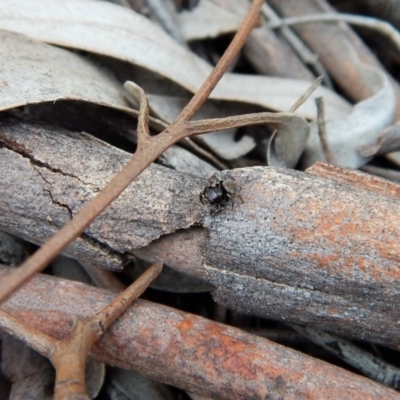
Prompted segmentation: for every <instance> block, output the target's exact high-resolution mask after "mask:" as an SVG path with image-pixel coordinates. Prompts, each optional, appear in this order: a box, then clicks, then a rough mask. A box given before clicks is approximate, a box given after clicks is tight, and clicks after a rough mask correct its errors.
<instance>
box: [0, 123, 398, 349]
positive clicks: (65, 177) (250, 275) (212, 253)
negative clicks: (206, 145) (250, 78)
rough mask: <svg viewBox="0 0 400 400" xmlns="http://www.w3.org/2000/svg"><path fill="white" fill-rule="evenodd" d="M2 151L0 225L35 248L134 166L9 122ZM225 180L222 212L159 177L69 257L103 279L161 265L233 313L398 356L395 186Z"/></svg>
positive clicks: (237, 173)
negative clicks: (134, 261) (195, 282)
mask: <svg viewBox="0 0 400 400" xmlns="http://www.w3.org/2000/svg"><path fill="white" fill-rule="evenodd" d="M0 143H2V148H0V168H1V170H2V172H3V175H2V178H1V180H0V190H1V193H2V196H1V197H0V227H1V229H4V230H8V231H11V232H12V233H14V234H16V235H17V236H21V237H24V238H26V239H28V240H32V241H35V242H36V243H41V242H42V241H43V240H45V239H46V237H48V235H49V234H50V233H52V232H53V231H55V230H56V229H57V228H58V227H59V226H61V225H62V224H63V223H65V221H66V220H67V219H68V218H70V217H71V215H73V214H74V213H75V212H76V211H77V210H78V209H79V208H80V207H81V205H82V203H83V202H85V201H86V200H87V199H88V198H89V197H91V196H93V195H94V194H95V192H96V191H97V190H99V188H100V187H102V186H103V185H104V183H105V181H107V180H108V179H109V178H110V176H111V175H112V174H113V173H115V171H116V170H118V169H119V168H120V166H121V165H122V164H123V163H124V162H125V159H126V158H127V157H128V156H127V154H126V153H124V152H122V151H120V150H117V149H114V148H112V147H110V146H107V145H105V144H104V143H102V142H100V141H98V140H95V139H93V138H91V137H90V136H88V135H77V134H71V133H70V132H66V131H63V130H58V131H54V128H50V127H48V126H44V125H38V124H32V123H29V124H27V123H24V124H22V123H20V122H15V121H10V120H8V121H5V122H3V123H2V125H1V127H0ZM339 171H340V170H339ZM340 177H342V179H341V181H340V179H337V178H340ZM217 178H218V179H219V180H220V181H222V182H223V185H224V187H225V188H226V189H227V190H228V191H229V192H230V193H231V194H230V195H229V196H228V199H226V200H227V204H226V205H225V207H223V208H222V209H221V212H219V213H213V212H212V210H211V207H210V206H209V205H207V204H202V203H201V201H200V199H199V195H200V193H201V192H202V190H203V189H204V188H205V187H207V185H210V183H207V181H206V180H205V179H201V178H198V177H195V176H192V175H188V174H181V173H177V172H175V171H173V170H171V169H168V168H163V167H159V166H157V165H153V166H151V167H150V168H149V169H147V170H146V171H145V172H144V173H143V174H142V175H141V176H140V177H139V179H137V180H136V181H135V182H134V183H133V184H132V185H131V186H130V187H129V188H128V190H127V191H126V192H125V193H124V194H123V195H122V196H121V197H120V198H119V199H118V200H117V201H116V202H115V203H114V204H113V205H112V206H111V207H110V208H109V209H108V210H107V211H106V212H105V213H104V214H102V216H101V217H100V218H99V219H98V220H96V221H95V223H94V224H92V225H91V226H90V228H89V229H88V230H87V231H86V232H85V235H84V237H83V239H82V241H81V243H83V245H82V247H79V246H80V244H77V245H76V247H73V246H71V248H70V250H69V255H70V256H71V257H74V258H77V259H82V260H83V261H84V262H87V260H89V261H90V262H91V264H97V265H98V266H99V267H107V268H117V267H121V265H122V262H121V260H123V259H124V258H126V257H127V256H128V257H129V255H131V254H136V255H139V256H140V257H143V258H145V259H148V260H149V261H152V262H156V261H163V262H165V263H166V264H167V265H169V266H171V267H173V268H175V269H177V270H181V271H183V272H185V273H189V274H191V275H194V276H197V277H201V278H203V279H205V280H207V281H208V282H210V283H211V284H213V285H214V286H215V287H216V290H215V292H214V297H215V299H216V301H218V302H220V303H222V304H225V305H227V306H228V307H231V308H235V309H238V310H240V311H243V312H246V313H251V314H255V315H259V316H263V317H270V318H274V319H278V320H285V321H291V322H294V323H298V324H308V325H310V326H317V327H318V328H319V329H324V330H328V331H331V332H334V333H336V334H341V335H344V336H348V337H353V338H358V339H363V340H369V341H372V342H376V343H381V344H385V345H387V346H391V347H394V348H399V339H400V331H399V328H398V327H399V324H400V310H399V309H398V307H395V306H394V305H395V304H397V303H398V301H399V295H400V289H399V287H400V286H399V281H400V246H399V239H400V222H399V221H400V201H399V199H398V197H397V196H398V191H396V189H393V188H397V186H396V185H392V186H391V188H392V190H390V191H388V190H386V189H387V186H388V185H387V184H386V183H385V182H384V181H381V180H379V179H376V180H375V181H374V182H375V183H374V184H375V186H373V187H372V186H371V187H370V186H368V185H364V184H362V182H363V181H364V180H365V179H366V178H364V175H363V174H356V173H347V175H346V173H343V174H340V173H339V172H338V173H336V174H332V173H331V175H329V174H328V173H326V174H325V176H324V177H319V176H316V175H314V174H310V173H304V172H299V171H293V170H283V169H276V168H261V167H256V168H245V169H237V170H232V171H224V172H220V173H218V174H217ZM333 178H334V179H333ZM360 182H361V183H360ZM379 189H382V190H381V191H380V190H379ZM380 193H381V194H380ZM177 231H178V232H177ZM175 232H176V233H175ZM87 238H90V242H89V243H90V244H92V243H93V242H94V243H95V244H96V246H89V245H88V244H87ZM110 260H111V261H110ZM115 260H117V261H115Z"/></svg>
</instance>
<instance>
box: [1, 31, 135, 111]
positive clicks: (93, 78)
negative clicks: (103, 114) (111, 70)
mask: <svg viewBox="0 0 400 400" xmlns="http://www.w3.org/2000/svg"><path fill="white" fill-rule="evenodd" d="M0 55H1V59H2V64H1V67H0V72H1V83H0V85H1V89H0V93H1V96H0V110H7V109H11V108H15V107H19V106H23V105H27V104H37V103H40V102H49V101H57V100H67V99H68V100H80V101H88V102H91V103H95V104H99V105H104V106H108V107H113V108H115V109H118V110H121V111H124V112H128V113H130V114H135V115H136V114H137V112H136V111H134V110H132V109H130V108H128V107H127V103H126V102H125V100H124V99H123V97H122V95H121V91H122V87H121V85H120V84H119V83H118V82H117V81H116V80H114V79H113V78H112V77H111V76H110V75H108V74H106V73H105V72H104V71H102V70H101V69H100V68H98V67H97V66H95V65H93V64H91V63H90V62H89V61H87V60H85V59H83V58H82V57H79V56H78V55H76V54H74V53H71V52H70V51H66V50H63V49H59V48H57V47H54V46H49V45H47V44H45V43H41V42H38V41H36V40H33V39H31V38H29V37H26V36H24V35H19V34H16V33H12V32H5V31H0Z"/></svg>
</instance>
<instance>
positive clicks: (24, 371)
mask: <svg viewBox="0 0 400 400" xmlns="http://www.w3.org/2000/svg"><path fill="white" fill-rule="evenodd" d="M0 343H1V370H2V372H3V373H4V374H5V376H6V377H7V378H8V380H9V381H11V383H12V388H11V392H10V396H9V399H11V400H25V399H41V400H51V399H52V398H53V387H54V369H53V367H52V365H51V363H50V361H49V360H48V359H47V358H45V357H43V356H41V355H40V354H39V353H37V352H35V351H34V350H32V349H31V348H29V347H28V346H27V345H26V344H24V343H23V342H21V341H20V340H18V339H15V338H14V337H13V336H11V335H9V334H8V333H6V332H0Z"/></svg>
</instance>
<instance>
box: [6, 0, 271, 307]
mask: <svg viewBox="0 0 400 400" xmlns="http://www.w3.org/2000/svg"><path fill="white" fill-rule="evenodd" d="M263 3H264V0H253V1H252V3H251V5H250V8H249V10H248V12H247V14H246V17H245V19H244V21H243V22H242V24H241V26H240V27H239V29H238V31H237V33H236V35H235V37H234V38H233V40H232V42H231V44H230V45H229V47H228V49H227V50H226V51H225V53H224V55H223V56H222V57H221V59H220V60H219V62H218V64H217V65H216V66H215V68H214V69H213V70H212V72H211V74H210V75H209V77H208V78H207V79H206V81H205V82H204V83H203V84H202V86H201V87H200V89H199V90H198V91H197V92H196V94H195V95H194V96H193V98H192V99H191V100H190V101H189V103H188V104H187V106H186V107H185V108H184V109H183V110H182V112H181V113H180V114H179V115H178V116H177V118H176V119H175V121H174V122H173V123H172V124H171V125H170V126H168V127H167V128H166V129H165V130H164V131H163V132H161V133H160V134H159V135H157V136H154V137H151V136H150V134H149V130H148V108H147V107H146V105H147V100H146V97H145V95H144V93H142V91H141V89H138V90H139V91H141V95H140V98H141V101H140V116H139V122H138V147H137V150H136V152H135V154H133V156H132V158H131V159H130V161H129V162H128V163H127V164H126V165H125V166H124V167H123V168H122V170H121V171H120V172H119V173H118V174H117V175H115V176H114V177H113V178H112V179H111V181H110V182H109V183H108V184H107V185H106V186H105V188H104V189H103V190H102V191H101V192H100V193H99V194H98V195H97V196H96V197H94V198H93V199H92V200H91V201H90V202H89V203H88V204H87V205H86V206H84V207H83V208H82V209H81V210H80V211H79V212H78V213H77V214H76V216H75V217H74V218H73V219H72V220H71V221H70V222H69V223H68V224H66V225H65V226H64V227H63V228H62V229H60V230H59V231H58V232H57V233H56V234H55V235H54V236H53V237H52V238H50V239H49V240H48V241H47V242H46V243H45V244H44V245H43V246H42V247H41V248H40V249H39V250H38V251H37V252H36V253H34V254H33V255H32V256H31V257H30V258H29V259H28V260H26V261H25V262H24V263H23V264H22V265H21V266H20V267H19V268H17V269H16V270H15V272H13V273H12V274H10V275H9V276H7V277H6V278H4V279H3V280H2V281H1V282H0V301H3V300H4V299H5V298H6V297H8V296H9V295H10V294H11V293H13V292H14V291H15V290H16V289H17V288H18V287H19V286H21V285H22V284H23V283H24V282H25V281H27V280H28V279H29V278H30V277H31V276H32V275H34V274H35V273H37V272H40V271H41V270H42V269H43V268H44V267H45V266H46V265H47V264H48V263H49V262H50V261H51V260H52V259H54V257H56V256H57V255H58V254H60V253H61V252H62V251H63V250H64V249H65V248H66V247H67V246H68V245H69V244H70V243H71V242H72V241H74V240H75V239H76V238H77V237H78V236H79V235H80V234H81V232H83V230H84V229H85V228H86V227H87V226H88V225H89V224H90V223H91V222H92V221H93V220H94V219H95V218H96V217H97V216H98V215H99V214H100V213H101V212H102V211H103V210H104V209H105V208H106V207H107V206H108V205H110V203H111V202H112V201H113V200H115V199H116V198H117V197H118V196H119V195H120V194H121V193H122V192H123V191H124V190H125V188H126V187H127V186H128V185H129V184H130V183H131V182H132V181H133V180H134V179H135V178H136V177H137V176H138V175H139V174H140V173H141V172H142V171H143V170H144V169H145V168H146V167H147V166H148V165H149V164H150V163H151V162H153V161H154V160H155V159H156V158H157V157H158V156H159V155H160V154H161V153H162V152H163V151H165V150H166V149H167V148H168V147H170V146H171V145H173V144H174V143H176V142H178V141H179V140H181V139H183V138H184V137H186V136H188V130H187V121H189V120H190V119H191V118H192V117H193V115H194V114H195V113H196V112H197V110H199V108H200V107H201V106H202V105H203V104H204V102H205V101H206V99H207V98H208V96H209V95H210V93H211V92H212V90H213V89H214V87H215V86H216V84H217V83H218V81H219V80H220V79H221V77H222V75H223V74H224V73H225V71H226V69H227V68H228V66H229V64H230V62H231V61H232V60H233V59H234V58H235V56H236V54H238V52H239V51H240V49H241V48H242V46H243V44H244V42H245V40H246V38H247V36H248V35H249V33H250V32H251V30H252V29H253V27H254V26H255V25H256V24H257V23H258V18H259V13H260V9H261V6H262V5H263Z"/></svg>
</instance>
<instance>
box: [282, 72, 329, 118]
mask: <svg viewBox="0 0 400 400" xmlns="http://www.w3.org/2000/svg"><path fill="white" fill-rule="evenodd" d="M323 80H324V77H323V76H322V75H321V76H319V77H318V78H317V79H316V80H315V81H314V82H313V83H312V85H311V86H310V87H309V88H308V89H307V90H306V91H305V92H304V93H303V94H302V95H301V96H300V97H299V98H298V99H297V100H296V102H295V103H294V104H293V105H292V107H290V109H289V112H295V111H296V110H297V109H298V108H299V107H300V106H301V105H302V104H303V103H304V102H305V101H306V100H307V99H308V98H309V97H310V96H311V94H312V93H313V92H314V91H315V89H316V88H317V87H318V86H319V85H320V84H321V83H322V81H323Z"/></svg>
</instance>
